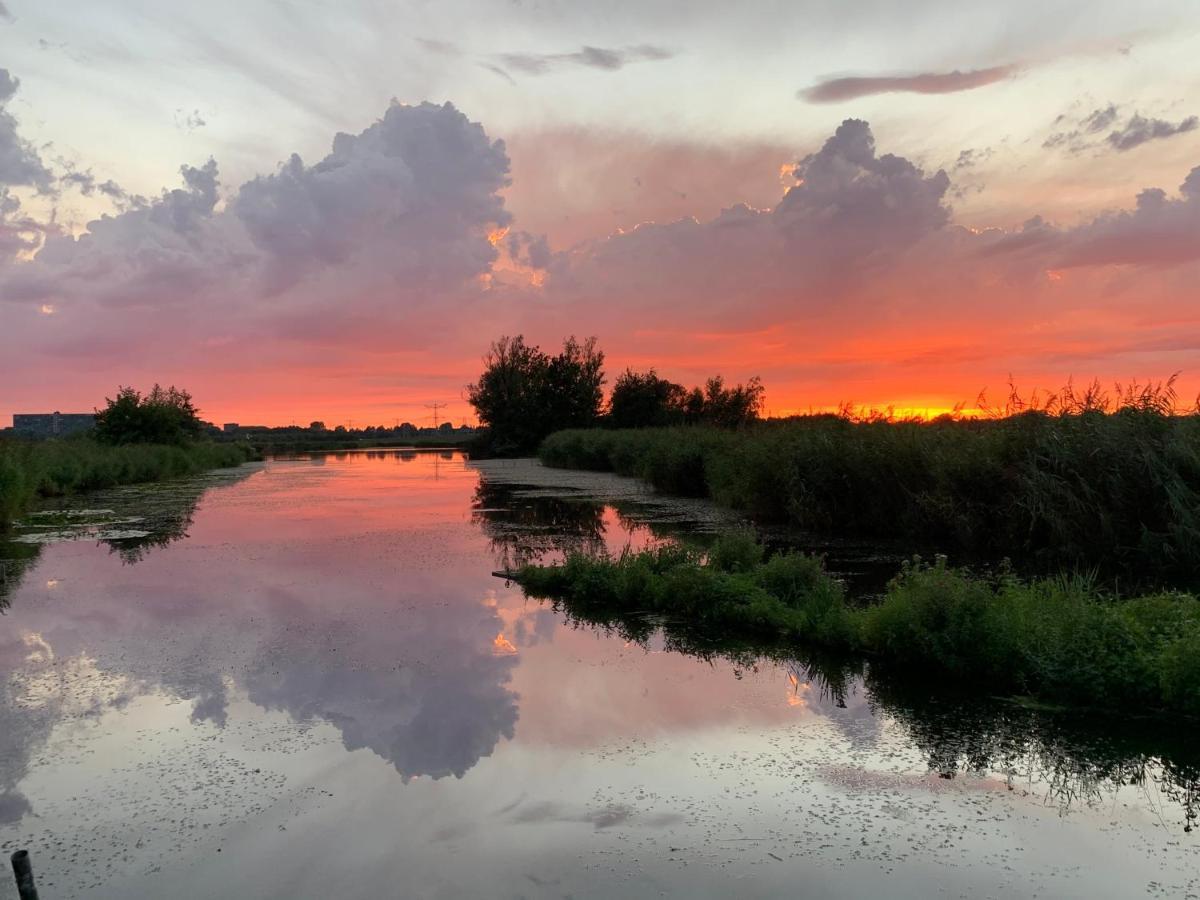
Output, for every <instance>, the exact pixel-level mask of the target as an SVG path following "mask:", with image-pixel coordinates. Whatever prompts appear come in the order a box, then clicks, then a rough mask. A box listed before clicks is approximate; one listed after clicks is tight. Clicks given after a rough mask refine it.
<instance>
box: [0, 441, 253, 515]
mask: <svg viewBox="0 0 1200 900" xmlns="http://www.w3.org/2000/svg"><path fill="white" fill-rule="evenodd" d="M252 455H253V452H252V451H251V450H249V449H248V448H246V447H244V446H242V445H239V444H211V443H195V444H186V445H182V446H162V445H156V444H131V445H123V446H109V445H106V444H99V443H96V442H95V441H92V440H89V439H86V438H72V439H69V440H51V441H40V442H27V441H14V440H0V530H6V529H8V528H9V527H11V525H12V523H13V520H15V519H17V518H19V517H20V516H21V515H22V514H24V513H25V512H26V511H27V510H29V509H30V507H32V506H33V505H34V503H35V502H36V501H37V500H38V499H39V498H49V497H61V496H65V495H69V494H76V493H80V492H83V491H90V490H97V489H99V488H107V487H113V486H115V485H121V484H136V483H141V482H149V481H164V480H166V479H170V478H178V477H181V476H184V475H195V474H198V473H200V472H205V471H208V470H211V469H220V468H227V467H232V466H238V465H241V464H242V463H244V462H246V461H247V460H248V459H250V458H251V457H252ZM80 514H81V515H85V514H86V511H81V513H80Z"/></svg>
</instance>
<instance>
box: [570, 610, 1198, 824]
mask: <svg viewBox="0 0 1200 900" xmlns="http://www.w3.org/2000/svg"><path fill="white" fill-rule="evenodd" d="M553 606H554V608H555V609H556V610H557V611H559V612H560V613H561V614H562V615H563V616H564V617H565V618H566V620H567V622H568V623H569V624H570V625H572V626H573V627H575V628H581V629H588V630H593V631H597V632H601V633H604V634H607V635H613V636H616V637H617V638H619V639H620V640H622V641H626V642H630V643H636V644H639V645H641V646H643V647H646V648H647V649H649V648H650V647H651V646H652V643H654V642H658V641H661V646H662V647H663V649H664V650H666V651H669V652H674V653H681V654H685V655H688V656H692V657H696V658H698V659H702V660H705V661H709V662H711V661H714V660H725V661H728V662H730V663H732V664H733V665H734V666H735V675H737V676H738V677H740V674H741V672H743V671H750V672H757V671H758V670H759V668H760V667H763V666H783V667H784V668H785V669H786V670H787V671H788V672H789V675H790V679H791V681H792V683H793V684H794V685H804V686H805V687H806V689H807V695H806V696H807V697H808V698H809V699H810V700H811V701H814V702H813V704H812V705H815V706H817V707H819V708H823V709H824V710H826V711H827V712H832V711H834V710H839V711H841V710H846V709H847V707H848V706H854V707H857V708H858V712H859V714H858V715H857V716H856V717H855V718H856V721H854V722H853V728H850V729H847V735H846V736H847V738H848V739H850V740H851V742H852V743H853V742H855V741H856V740H858V739H861V738H862V736H863V734H862V727H863V721H862V720H863V719H864V718H870V719H871V720H873V721H872V722H871V723H870V726H869V730H870V731H872V732H873V734H872V735H871V737H872V738H873V737H877V733H878V729H879V727H880V723H881V721H882V720H883V718H884V717H887V718H890V719H891V720H893V721H895V722H897V723H899V724H900V725H901V726H902V727H903V728H904V730H905V732H906V734H907V737H908V740H909V741H910V742H911V743H912V744H913V745H914V746H915V747H917V748H918V749H919V750H920V751H921V754H922V755H923V756H924V757H925V759H926V761H927V764H928V767H929V771H930V773H932V774H935V775H937V776H938V777H939V778H943V779H947V780H949V779H955V778H958V777H961V776H966V775H971V776H979V777H983V776H991V777H997V778H1000V779H1002V780H1003V782H1004V783H1005V785H1006V786H1007V787H1008V788H1009V789H1010V790H1016V789H1019V788H1020V786H1021V785H1022V784H1025V785H1027V786H1029V788H1030V789H1031V790H1032V789H1035V788H1036V789H1037V790H1040V791H1044V796H1045V800H1046V802H1047V803H1050V804H1053V805H1054V806H1056V807H1057V808H1058V809H1059V810H1060V811H1062V812H1064V813H1065V812H1067V811H1069V810H1072V809H1075V808H1078V807H1080V806H1087V807H1098V806H1101V805H1103V804H1104V803H1106V802H1108V801H1110V800H1111V799H1112V798H1113V795H1114V794H1115V792H1116V791H1117V790H1118V789H1119V788H1121V787H1124V786H1134V787H1140V788H1142V789H1143V790H1144V791H1145V792H1146V793H1147V794H1149V793H1151V792H1152V791H1158V792H1160V793H1161V795H1162V797H1163V798H1164V799H1165V800H1166V801H1167V803H1168V804H1170V805H1171V806H1173V807H1174V808H1175V809H1176V810H1177V813H1176V815H1177V816H1178V818H1177V820H1176V823H1175V824H1177V825H1178V826H1180V827H1182V829H1183V830H1184V831H1185V832H1190V831H1192V829H1193V828H1194V827H1195V826H1196V824H1197V820H1198V817H1200V748H1198V747H1197V745H1196V743H1195V741H1194V740H1193V737H1194V731H1193V729H1194V723H1191V722H1181V721H1179V720H1174V719H1162V718H1150V717H1144V718H1136V717H1135V718H1132V719H1131V718H1129V717H1120V718H1118V716H1117V715H1116V714H1115V713H1104V714H1097V713H1092V714H1081V713H1078V712H1075V713H1072V712H1067V711H1062V710H1052V709H1041V708H1031V707H1028V706H1025V705H1023V704H1021V703H1019V702H1017V701H1015V700H1003V699H997V698H981V697H979V696H978V695H974V696H968V695H965V694H957V693H955V692H953V691H952V690H949V689H948V688H947V687H946V686H945V685H944V684H943V685H929V684H923V683H920V682H917V681H914V680H913V679H912V678H910V677H907V676H906V675H905V673H902V672H896V671H885V670H882V669H880V668H878V667H873V666H871V665H870V664H869V663H864V662H862V661H861V660H847V659H840V658H838V657H836V656H828V655H798V651H797V648H796V647H795V646H786V645H771V644H769V643H763V642H747V641H727V640H722V639H720V638H718V637H714V636H713V635H711V634H699V633H697V632H696V631H695V630H693V629H690V628H689V627H688V626H687V623H683V622H673V621H669V620H665V619H663V618H662V617H656V616H639V615H624V614H621V613H618V612H616V611H614V612H612V613H609V614H606V613H604V612H603V611H601V612H597V611H596V610H594V609H590V608H589V610H588V611H587V612H586V613H584V612H582V611H580V610H577V609H574V608H573V607H572V605H571V604H570V603H569V602H562V601H558V602H555V603H554V604H553ZM850 698H853V699H855V700H857V701H858V702H856V703H853V704H851V703H848V699H850ZM863 701H865V702H863ZM853 711H854V710H851V712H853ZM864 714H866V715H864ZM833 718H834V719H835V721H837V722H838V723H839V725H845V724H846V723H847V718H846V716H845V715H844V714H841V713H839V714H838V715H835V716H833ZM1165 824H1170V823H1165Z"/></svg>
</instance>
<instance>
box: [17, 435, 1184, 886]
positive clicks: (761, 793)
mask: <svg viewBox="0 0 1200 900" xmlns="http://www.w3.org/2000/svg"><path fill="white" fill-rule="evenodd" d="M194 486H198V489H196V490H185V489H182V488H180V487H178V486H177V487H175V488H171V489H170V490H168V491H167V492H166V493H165V494H163V493H159V494H154V496H156V497H158V501H156V502H158V507H157V508H156V509H157V512H155V514H154V515H155V516H157V519H156V521H160V522H162V523H164V524H162V525H161V527H160V532H159V533H161V534H162V535H164V539H163V540H159V541H157V542H154V541H143V543H141V544H137V545H136V549H137V551H138V552H136V553H133V552H128V551H130V550H133V549H135V547H134V546H130V547H126V548H124V549H125V550H126V551H127V552H113V545H114V544H115V545H116V546H117V548H118V550H120V549H121V547H120V541H113V542H109V543H107V544H106V543H104V542H103V541H100V542H97V541H96V540H95V539H94V538H93V539H91V540H83V541H70V542H52V543H46V544H43V545H41V547H42V549H41V552H40V555H38V556H36V557H34V558H33V560H32V562H31V563H30V564H28V565H24V567H23V572H22V578H21V581H20V583H19V585H17V586H16V587H15V589H14V588H12V587H11V586H10V588H9V594H10V600H11V604H12V605H11V608H10V609H9V610H8V613H7V615H6V616H5V617H4V618H3V619H0V678H2V679H3V692H2V694H0V844H3V845H4V846H5V849H7V850H9V851H11V849H13V848H15V847H17V846H25V847H28V848H29V849H30V850H31V851H32V852H33V855H34V861H35V866H36V868H37V870H38V872H39V877H40V880H41V882H42V884H43V886H44V890H45V895H46V896H48V897H56V898H57V897H69V896H88V897H108V896H111V897H131V896H133V897H157V896H163V895H166V894H168V893H169V894H171V895H173V896H176V897H205V896H213V895H214V894H220V893H224V892H226V891H227V890H231V889H233V887H234V886H236V887H237V889H238V890H240V891H242V892H244V894H245V895H246V896H263V897H276V896H278V897H285V896H299V897H308V896H312V897H328V896H344V897H359V896H361V897H376V896H395V895H401V894H403V895H407V896H431V897H440V896H462V895H477V896H564V895H567V894H570V895H573V896H577V897H584V896H597V897H600V896H620V895H623V894H625V895H632V896H642V895H646V894H658V893H659V892H666V893H668V894H673V895H680V896H722V895H728V894H729V893H730V892H733V891H736V892H737V893H738V894H739V895H742V896H774V895H778V894H780V893H787V894H794V893H795V890H796V889H797V886H798V885H801V884H804V885H807V886H808V887H809V888H810V889H811V890H812V891H813V893H814V895H837V896H867V895H871V894H875V893H885V892H886V893H887V894H888V895H889V896H925V895H927V894H928V893H930V892H931V891H932V889H933V886H934V885H935V884H936V885H941V886H943V887H945V888H946V889H947V891H948V892H949V893H950V895H952V896H953V895H955V894H956V893H962V894H971V893H975V892H977V891H983V892H989V891H990V892H991V893H994V894H998V895H1006V894H1024V893H1028V892H1029V891H1030V890H1032V889H1034V888H1035V887H1037V886H1038V885H1042V886H1043V889H1044V890H1045V891H1046V892H1047V893H1053V894H1057V895H1064V894H1075V893H1078V894H1080V895H1083V894H1090V895H1092V896H1096V895H1109V896H1121V895H1127V894H1128V893H1129V892H1131V891H1132V892H1136V893H1139V894H1140V893H1144V892H1146V891H1150V893H1151V894H1153V893H1155V888H1154V885H1153V884H1151V882H1153V883H1154V884H1157V885H1159V886H1160V888H1161V890H1160V891H1159V892H1160V893H1163V894H1164V895H1182V894H1186V893H1187V891H1188V890H1193V891H1194V890H1196V882H1195V881H1194V880H1193V879H1194V878H1195V876H1193V874H1192V872H1193V871H1195V868H1196V866H1195V864H1196V862H1197V861H1198V859H1200V857H1198V856H1197V848H1196V841H1195V839H1194V837H1193V834H1194V833H1190V832H1185V831H1184V826H1185V825H1186V824H1187V814H1186V810H1187V809H1189V808H1191V806H1192V805H1194V803H1195V798H1194V797H1191V798H1189V797H1187V796H1185V794H1186V791H1187V790H1189V789H1190V787H1189V786H1190V785H1193V784H1194V783H1195V780H1194V773H1192V772H1191V770H1186V771H1184V769H1186V767H1184V766H1183V765H1182V763H1180V764H1179V765H1178V766H1177V768H1178V769H1180V771H1179V772H1176V773H1175V775H1174V776H1171V777H1166V776H1164V775H1163V769H1164V765H1163V761H1162V760H1159V759H1158V758H1157V757H1155V756H1153V755H1152V754H1151V753H1150V751H1149V750H1146V751H1143V750H1139V749H1138V748H1136V747H1135V748H1133V749H1130V750H1122V751H1121V752H1120V753H1118V754H1117V756H1116V757H1115V758H1116V759H1117V760H1118V761H1119V762H1121V763H1122V765H1123V766H1124V768H1121V767H1119V766H1115V764H1113V763H1112V760H1111V759H1110V758H1109V757H1106V756H1105V755H1104V753H1103V752H1101V750H1099V749H1096V750H1095V751H1094V753H1092V752H1090V751H1089V752H1084V751H1081V750H1078V749H1074V750H1073V749H1072V748H1075V747H1077V745H1079V744H1080V741H1081V739H1080V738H1079V736H1078V734H1076V732H1074V731H1072V730H1071V729H1070V728H1066V729H1065V730H1061V731H1053V730H1051V731H1049V732H1046V731H1042V732H1038V731H1036V729H1039V728H1042V729H1044V728H1045V726H1044V723H1043V724H1039V723H1040V722H1041V720H1038V721H1037V722H1034V721H1033V720H1031V719H1029V718H1028V716H1029V715H1033V714H1026V713H1023V712H1020V711H1011V710H1010V711H1008V712H1000V713H997V712H996V711H994V710H990V709H987V708H983V707H972V710H975V711H972V710H967V709H965V708H963V709H956V708H954V707H953V706H952V705H950V704H947V703H942V704H941V706H940V707H939V705H938V703H934V704H933V705H932V706H930V704H928V703H925V702H921V703H918V702H914V701H912V700H911V699H910V698H908V697H906V696H895V697H891V696H888V695H887V692H886V688H885V687H881V686H878V685H872V684H871V682H870V679H869V678H868V681H867V682H866V683H865V684H864V682H863V681H862V679H861V677H859V675H858V674H856V673H853V672H852V673H849V674H848V675H846V677H845V681H844V682H843V683H842V684H840V685H839V686H838V688H837V690H834V691H831V690H829V685H828V684H824V685H823V683H822V682H821V680H820V678H814V673H813V671H812V670H810V669H808V668H806V667H805V666H803V665H801V664H800V663H798V662H794V661H793V662H789V661H787V660H778V661H776V660H771V659H754V658H752V657H746V658H742V657H737V656H735V657H733V658H729V657H728V656H725V655H722V654H716V655H713V656H712V657H711V658H708V659H700V658H697V657H695V656H691V655H686V654H682V653H678V652H672V651H671V650H670V649H668V647H667V644H666V643H665V642H664V639H663V637H662V636H661V635H652V636H650V637H649V639H648V640H647V641H646V642H645V643H644V644H639V643H638V642H637V641H634V640H631V639H630V638H631V637H632V636H631V635H628V634H621V633H607V634H606V633H603V632H601V631H597V630H596V629H592V628H588V627H576V625H578V623H575V624H574V625H573V624H571V623H569V622H568V621H567V620H566V619H565V618H564V616H563V615H562V614H560V613H558V612H555V611H553V610H551V609H549V608H548V607H545V606H542V605H539V604H535V603H531V602H527V601H525V600H524V598H523V597H522V596H521V594H520V592H519V590H517V589H516V588H515V587H514V586H512V585H507V584H505V582H503V581H502V580H500V579H497V578H495V577H493V576H492V575H491V572H492V570H493V569H496V568H498V567H501V566H503V565H506V564H510V563H512V562H513V561H518V560H520V559H525V558H529V557H530V556H531V555H532V556H536V555H539V554H554V553H559V552H562V551H564V550H566V549H570V548H572V547H588V548H595V547H598V546H601V545H604V546H608V547H610V548H619V547H620V546H622V545H624V544H625V543H627V542H628V543H632V544H634V545H636V546H641V545H644V544H645V543H646V542H649V541H653V540H659V539H662V538H663V536H668V535H670V534H672V533H678V532H679V531H680V530H712V529H715V528H717V527H719V526H720V525H722V524H728V522H729V521H730V516H729V515H728V514H726V513H723V512H721V511H719V510H715V509H713V508H712V507H709V506H707V505H705V504H702V503H697V502H692V501H673V500H668V499H665V498H659V497H654V496H652V495H650V494H648V493H647V492H646V491H645V489H644V488H641V487H640V486H638V485H636V484H633V483H632V482H628V481H624V480H621V479H615V478H606V477H605V476H596V475H585V474H582V473H550V472H546V471H545V470H541V469H537V468H535V467H533V466H531V465H530V464H528V463H483V464H470V463H467V462H466V461H465V460H464V459H463V458H462V457H461V456H459V455H457V454H454V453H448V454H436V453H415V452H411V451H407V452H369V453H349V454H334V455H329V456H324V457H314V458H300V459H294V460H273V461H270V462H268V463H266V464H264V465H261V466H257V467H254V468H252V469H250V470H246V471H243V472H242V473H240V474H239V475H237V476H235V477H234V476H230V477H226V476H220V477H210V478H208V479H200V480H198V481H196V482H194ZM115 493H116V494H117V496H112V497H108V498H104V497H101V498H88V501H87V502H88V503H89V504H91V505H92V506H93V507H96V508H114V509H117V510H118V511H120V512H122V513H124V512H125V510H124V508H122V502H125V503H126V505H129V504H136V500H137V496H138V494H137V493H136V492H128V491H127V492H125V494H124V495H120V492H115ZM152 493H153V492H152ZM122 496H123V498H124V499H123V500H122ZM164 496H172V497H173V498H174V500H173V501H171V502H173V503H174V506H173V507H172V509H173V510H174V512H173V513H169V511H167V510H165V509H164V506H170V505H171V504H170V503H167V502H166V501H163V499H162V498H163V497H164ZM589 498H590V499H589ZM599 500H605V501H607V503H606V504H605V503H598V502H596V501H599ZM150 506H151V507H153V504H150ZM171 523H174V526H173V525H172V524H171ZM976 720H977V721H976ZM956 723H958V724H956ZM1110 743H1111V742H1110ZM1148 746H1149V747H1150V748H1151V749H1153V748H1155V747H1160V746H1161V747H1168V748H1169V747H1170V743H1169V741H1165V740H1164V741H1159V742H1158V743H1153V742H1151V744H1150V745H1148ZM1110 755H1111V754H1110ZM1131 760H1132V761H1133V762H1130V761H1131ZM1138 760H1141V761H1142V762H1143V763H1144V765H1143V768H1142V769H1141V770H1140V774H1139V770H1138V769H1137V768H1136V765H1135V763H1136V762H1137V761H1138ZM948 775H954V776H955V777H953V778H948V777H946V776H948ZM1156 778H1158V779H1159V781H1156V780H1155V779H1156ZM1131 781H1132V782H1139V781H1140V783H1133V784H1128V783H1127V782H1131ZM1160 781H1161V782H1162V783H1161V784H1160ZM1180 791H1183V792H1184V793H1183V794H1181V793H1180ZM1172 792H1173V793H1172ZM1118 859H1122V860H1123V861H1122V862H1121V863H1120V864H1119V865H1118V862H1117V860H1118ZM5 891H11V885H10V884H9V883H8V882H7V881H6V880H3V879H0V898H3V897H8V896H10V894H8V893H5Z"/></svg>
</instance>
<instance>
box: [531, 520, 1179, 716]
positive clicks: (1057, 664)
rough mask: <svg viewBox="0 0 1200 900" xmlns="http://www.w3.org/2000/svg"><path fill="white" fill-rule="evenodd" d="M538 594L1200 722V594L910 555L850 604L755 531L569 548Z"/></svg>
mask: <svg viewBox="0 0 1200 900" xmlns="http://www.w3.org/2000/svg"><path fill="white" fill-rule="evenodd" d="M515 578H516V580H517V581H519V583H520V584H521V586H522V588H523V589H524V591H525V593H526V594H527V595H529V596H531V597H539V598H549V599H552V600H554V601H556V602H558V603H559V604H560V605H561V606H562V607H563V608H565V610H566V611H567V612H568V613H570V614H572V615H575V616H577V617H580V618H585V619H591V620H596V619H602V618H604V617H606V616H614V617H615V616H619V615H629V614H640V615H645V616H649V617H652V618H660V619H666V620H670V621H671V622H673V623H675V625H676V626H684V627H687V628H689V629H693V630H695V631H698V632H704V633H709V634H716V635H722V636H724V635H732V636H742V637H745V636H757V637H761V638H763V639H766V640H778V639H779V638H783V639H785V640H790V641H793V642H796V643H799V644H802V645H805V646H807V647H810V648H820V649H827V650H832V651H838V652H850V653H855V654H861V655H864V656H867V657H869V658H870V659H871V660H872V662H873V663H874V665H875V667H876V668H878V669H880V670H889V671H894V672H896V673H904V674H907V675H915V674H923V675H932V676H937V677H944V678H952V679H954V680H955V681H956V682H958V683H963V684H971V685H974V686H976V687H978V688H979V689H980V690H981V691H984V692H986V693H989V694H1004V693H1007V694H1024V695H1028V696H1031V697H1034V698H1037V699H1039V700H1042V701H1046V702H1051V703H1057V704H1065V705H1080V706H1094V707H1100V706H1112V705H1116V704H1121V705H1122V708H1125V709H1130V708H1133V709H1153V710H1170V711H1174V712H1178V713H1185V714H1188V715H1200V600H1197V598H1196V597H1195V596H1193V595H1191V594H1185V593H1174V592H1163V593H1158V594H1152V595H1147V596H1141V597H1136V598H1131V599H1123V598H1117V597H1113V596H1108V595H1106V594H1103V593H1102V592H1100V591H1099V590H1098V589H1097V588H1096V586H1095V584H1094V582H1092V581H1091V580H1089V579H1087V578H1083V577H1055V578H1040V579H1034V580H1029V581H1026V580H1022V579H1020V578H1017V577H1016V576H1015V575H1013V574H1011V573H1010V572H1007V571H1004V572H1001V573H999V574H997V575H994V576H988V577H985V576H980V575H975V574H972V573H970V572H968V571H967V570H965V569H958V568H953V567H951V566H949V565H947V563H946V561H945V560H944V559H941V558H939V559H938V560H937V561H935V562H933V563H927V562H923V561H921V560H920V559H915V560H913V561H912V562H910V563H908V564H906V565H905V566H904V567H903V569H902V570H901V572H900V573H899V574H898V575H897V576H896V577H895V578H894V579H893V580H892V581H891V582H890V584H889V585H888V587H887V589H886V591H885V592H884V595H883V596H882V598H880V599H879V600H878V601H877V602H874V603H868V604H855V603H852V602H850V601H848V600H847V598H846V595H845V591H844V589H843V587H842V585H841V583H840V582H838V581H837V580H836V579H834V578H832V577H831V576H830V575H829V574H828V573H827V572H826V571H825V569H824V565H823V563H822V561H821V560H820V559H819V558H816V557H812V556H807V555H805V554H801V553H790V552H783V553H776V554H774V555H771V556H767V554H766V551H765V550H764V548H763V547H762V546H761V545H760V544H757V543H756V542H755V540H754V538H753V537H752V536H751V535H749V534H747V533H740V532H739V533H734V534H730V535H725V536H722V537H721V538H719V539H718V540H717V542H716V543H715V544H714V545H713V547H712V548H711V549H710V550H709V551H708V552H707V554H703V553H701V552H700V551H697V550H694V549H690V548H686V547H677V546H669V547H660V548H656V549H652V550H646V551H643V552H640V553H633V552H628V551H626V552H623V553H622V554H620V555H619V556H616V557H612V556H608V555H605V554H584V553H573V554H570V555H568V556H567V557H566V559H565V560H564V562H563V563H562V564H560V565H551V566H538V565H527V566H524V567H522V568H521V569H520V570H519V571H518V572H517V573H516V574H515Z"/></svg>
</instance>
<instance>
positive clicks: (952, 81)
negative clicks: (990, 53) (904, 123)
mask: <svg viewBox="0 0 1200 900" xmlns="http://www.w3.org/2000/svg"><path fill="white" fill-rule="evenodd" d="M1018 71H1019V69H1018V67H1017V66H1013V65H1008V66H992V67H991V68H988V69H973V70H971V71H967V72H960V71H959V70H957V69H955V70H954V71H953V72H923V73H921V74H919V75H861V76H859V75H856V76H849V77H845V78H831V79H829V80H827V81H820V82H817V83H816V84H814V85H813V86H812V87H810V88H805V89H804V90H802V91H799V92H798V94H797V96H798V97H800V99H802V100H807V101H809V102H810V103H840V102H842V101H844V100H856V99H858V98H859V97H867V96H870V95H872V94H891V93H908V94H953V93H956V92H958V91H971V90H974V89H975V88H981V87H985V86H987V85H989V84H995V83H996V82H997V81H1003V80H1004V79H1005V78H1008V77H1010V76H1012V75H1015V74H1016V73H1017V72H1018Z"/></svg>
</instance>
